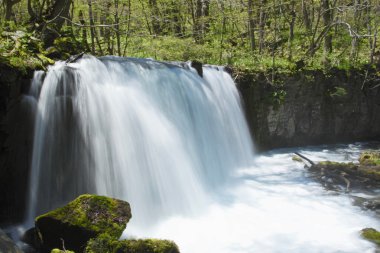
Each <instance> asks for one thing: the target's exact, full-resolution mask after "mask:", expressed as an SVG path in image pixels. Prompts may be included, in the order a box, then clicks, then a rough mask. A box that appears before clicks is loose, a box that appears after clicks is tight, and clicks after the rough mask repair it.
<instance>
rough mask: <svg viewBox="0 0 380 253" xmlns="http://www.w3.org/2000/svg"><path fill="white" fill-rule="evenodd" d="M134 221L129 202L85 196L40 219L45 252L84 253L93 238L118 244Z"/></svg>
mask: <svg viewBox="0 0 380 253" xmlns="http://www.w3.org/2000/svg"><path fill="white" fill-rule="evenodd" d="M131 217H132V215H131V208H130V206H129V204H128V203H127V202H125V201H121V200H117V199H112V198H108V197H103V196H95V195H89V194H86V195H81V196H79V197H78V198H77V199H75V200H74V201H72V202H70V203H68V204H67V205H66V206H64V207H61V208H58V209H56V210H54V211H51V212H49V213H46V214H44V215H41V216H39V217H37V218H36V230H37V233H38V235H39V237H40V238H39V239H40V241H41V245H42V248H43V249H44V250H45V251H46V250H48V251H50V250H52V249H54V248H58V249H60V248H63V247H64V248H65V249H68V250H73V251H75V252H82V251H83V250H84V248H85V246H86V244H87V242H88V241H89V240H90V239H91V238H95V237H97V236H99V235H101V234H107V235H108V236H110V237H111V238H113V239H114V240H117V239H118V238H119V237H120V236H121V234H122V232H123V231H124V229H125V227H126V225H127V223H128V221H129V220H130V218H131Z"/></svg>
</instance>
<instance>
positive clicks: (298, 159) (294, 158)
mask: <svg viewBox="0 0 380 253" xmlns="http://www.w3.org/2000/svg"><path fill="white" fill-rule="evenodd" d="M292 160H293V161H295V162H300V163H302V159H301V157H299V156H296V155H294V156H293V157H292Z"/></svg>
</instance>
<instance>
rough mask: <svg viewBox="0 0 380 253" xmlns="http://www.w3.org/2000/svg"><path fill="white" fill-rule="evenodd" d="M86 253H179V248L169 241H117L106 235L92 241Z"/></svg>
mask: <svg viewBox="0 0 380 253" xmlns="http://www.w3.org/2000/svg"><path fill="white" fill-rule="evenodd" d="M85 252H86V253H103V252H109V253H179V249H178V246H177V245H176V244H175V243H174V242H172V241H168V240H158V239H139V240H122V241H117V240H114V239H112V238H110V237H109V236H108V235H106V234H104V235H101V236H99V237H98V238H94V239H91V240H90V241H89V242H88V244H87V247H86V251H85Z"/></svg>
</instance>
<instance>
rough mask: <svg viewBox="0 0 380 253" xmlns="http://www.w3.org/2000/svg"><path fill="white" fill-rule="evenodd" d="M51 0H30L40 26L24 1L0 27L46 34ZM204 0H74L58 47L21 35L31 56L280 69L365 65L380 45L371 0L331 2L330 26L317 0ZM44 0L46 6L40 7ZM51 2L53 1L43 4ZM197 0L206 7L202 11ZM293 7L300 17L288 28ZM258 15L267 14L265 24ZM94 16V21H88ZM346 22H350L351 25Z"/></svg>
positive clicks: (7, 43)
mask: <svg viewBox="0 0 380 253" xmlns="http://www.w3.org/2000/svg"><path fill="white" fill-rule="evenodd" d="M54 1H57V0H52V1H39V2H37V1H32V8H33V9H35V10H38V11H39V13H42V14H41V17H40V19H39V20H35V22H34V23H38V25H37V24H33V25H30V24H29V23H30V17H29V14H28V11H27V4H26V3H27V1H21V2H20V3H18V4H16V5H14V7H13V17H14V18H12V21H2V22H1V25H0V29H2V31H9V32H12V31H13V32H14V31H16V30H22V31H24V32H27V33H30V34H31V35H33V36H34V37H35V38H39V39H41V38H43V35H44V32H45V31H47V30H49V29H50V30H52V28H54V25H53V24H54V22H53V23H52V21H51V20H50V22H49V21H48V20H47V19H49V18H48V17H47V16H46V15H47V14H46V13H49V10H50V7H51V6H52V5H53V3H54ZM199 1H200V0H194V1H188V0H178V1H172V0H157V1H147V0H144V1H140V0H92V1H91V2H92V5H91V13H92V16H90V8H89V5H88V1H87V0H78V1H73V8H72V12H71V15H70V20H69V21H67V22H65V25H64V27H63V28H62V29H60V30H59V31H58V29H57V31H54V33H58V35H59V36H58V38H57V39H56V40H55V41H54V50H53V49H52V48H50V49H47V48H45V50H46V51H44V50H42V49H41V46H43V45H42V43H41V41H40V40H39V41H38V42H37V43H36V41H35V40H33V39H31V37H29V38H26V37H25V40H26V41H21V42H20V43H21V44H22V45H26V47H22V48H21V49H20V50H21V51H23V52H26V54H27V55H28V56H29V55H30V54H33V53H41V54H44V55H48V56H52V57H53V56H54V57H55V58H61V59H62V58H67V57H68V56H69V55H70V54H77V53H79V52H81V51H85V50H87V51H90V52H91V53H92V54H95V55H105V54H113V55H116V54H119V55H121V56H130V57H147V58H155V59H157V60H166V61H187V60H199V61H201V62H206V63H210V64H219V65H230V66H233V67H235V68H239V69H251V70H257V71H262V72H270V71H271V70H274V71H275V72H276V73H295V72H296V71H298V70H299V69H300V68H302V69H306V70H308V69H310V70H326V69H328V68H337V69H345V70H349V69H351V68H360V67H363V66H365V65H367V64H369V63H370V62H369V60H370V57H369V56H370V54H371V52H372V53H373V52H374V51H376V50H379V49H378V48H375V49H374V50H371V48H372V47H373V46H376V45H374V44H373V42H374V41H375V38H374V36H378V35H377V34H376V33H375V31H376V29H377V28H378V27H379V24H380V17H379V15H377V14H378V13H377V9H376V6H375V5H370V1H365V2H363V3H362V4H361V5H357V3H356V2H355V3H352V1H348V0H339V1H334V2H332V1H331V2H330V4H336V6H334V7H332V9H339V10H340V11H338V12H334V13H333V15H334V17H333V18H332V20H334V21H335V20H340V21H342V22H341V23H337V24H336V25H333V26H331V28H330V29H329V30H328V31H327V32H326V31H325V28H326V25H325V24H324V22H322V19H323V16H322V15H323V10H321V9H320V1H314V2H313V1H312V2H310V1H308V4H307V5H302V2H301V1H282V2H278V1H272V0H268V1H258V2H255V4H254V5H253V9H252V10H251V11H252V12H251V14H252V16H250V15H249V13H250V12H249V10H248V5H247V3H246V1H240V0H231V1H202V2H201V4H200V5H199V3H200V2H199ZM41 2H43V3H45V5H44V6H41ZM48 2H49V3H50V6H48V5H47V4H46V3H48ZM292 3H293V4H294V6H293V5H292ZM199 6H201V7H202V9H201V10H199V9H198V10H197V8H199ZM304 6H305V9H303V8H304ZM292 8H294V13H295V14H296V18H295V20H294V22H295V23H294V27H293V28H294V29H293V33H292V35H291V32H290V31H291V22H290V21H291V19H292V13H293V11H292ZM304 13H306V14H307V15H306V16H307V17H308V18H309V22H311V30H309V28H308V27H306V23H305V18H306V17H305V16H303V15H304ZM261 14H263V16H264V17H265V19H264V20H263V23H262V24H260V22H261V21H260V18H259V17H260V16H261ZM250 18H253V22H254V24H255V27H254V29H253V33H252V35H254V37H250V36H251V33H250V30H249V26H247V24H248V23H249V19H250ZM13 20H14V21H13ZM90 20H92V21H93V23H94V26H92V27H91V28H90ZM319 21H320V22H319ZM345 24H349V25H350V27H351V29H352V30H350V29H349V28H348V26H347V25H345ZM369 28H371V29H369ZM353 32H355V33H357V34H358V35H362V34H370V35H371V36H362V37H359V38H358V39H357V44H355V43H353V40H354V36H352V33H353ZM324 35H331V36H332V38H333V39H332V52H331V53H328V54H326V53H325V52H324V50H323V45H324ZM377 40H378V39H377ZM252 41H253V42H254V43H253V44H252V43H251V42H252ZM1 42H2V45H4V46H3V47H1V48H0V53H1V55H3V54H4V53H5V54H8V53H9V52H13V49H14V42H12V40H9V39H3V40H2V41H1ZM371 43H372V44H371ZM251 45H254V47H251ZM353 45H356V46H353ZM5 57H6V58H8V57H19V58H20V59H19V60H15V59H13V60H12V62H13V64H18V65H20V64H21V62H22V61H23V60H24V59H26V57H25V56H22V55H13V54H12V55H5ZM296 62H302V63H303V66H301V67H300V66H297V65H296V64H295V63H296ZM375 63H376V62H375ZM42 65H43V64H42ZM338 93H339V92H338Z"/></svg>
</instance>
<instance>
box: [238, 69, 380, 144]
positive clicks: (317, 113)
mask: <svg viewBox="0 0 380 253" xmlns="http://www.w3.org/2000/svg"><path fill="white" fill-rule="evenodd" d="M270 80H271V76H270V75H269V76H267V77H266V76H265V75H264V74H262V73H261V74H257V73H245V74H239V75H238V76H237V84H238V87H239V90H240V92H241V96H242V99H243V103H244V107H245V111H246V115H247V120H248V124H249V127H250V130H251V133H252V135H253V139H254V142H255V145H256V146H257V147H258V149H259V150H265V149H271V148H279V147H290V146H301V145H314V144H323V143H337V142H352V141H365V140H379V139H380V87H376V85H378V84H380V79H379V77H377V76H376V71H374V70H370V71H369V72H367V73H366V71H364V70H361V71H350V72H347V71H342V70H332V71H331V72H329V73H328V74H326V73H323V72H322V71H302V72H298V73H296V74H293V75H281V76H279V77H276V79H275V81H276V82H275V85H271V84H270V83H271V81H270ZM363 84H364V85H363ZM337 87H338V89H337ZM342 91H343V92H342ZM285 93H286V94H285ZM284 94H285V95H284ZM281 95H284V96H283V97H281Z"/></svg>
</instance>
